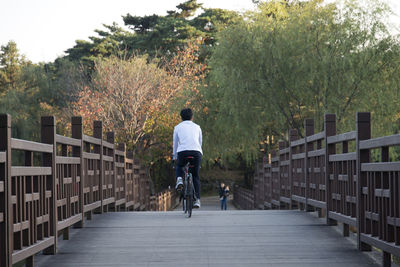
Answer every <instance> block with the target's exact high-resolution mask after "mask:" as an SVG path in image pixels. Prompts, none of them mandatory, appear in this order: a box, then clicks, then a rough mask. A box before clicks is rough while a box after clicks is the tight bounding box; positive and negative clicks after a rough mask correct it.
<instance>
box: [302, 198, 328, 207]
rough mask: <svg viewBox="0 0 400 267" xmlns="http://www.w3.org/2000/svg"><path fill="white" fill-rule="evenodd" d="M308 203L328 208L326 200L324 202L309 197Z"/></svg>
mask: <svg viewBox="0 0 400 267" xmlns="http://www.w3.org/2000/svg"><path fill="white" fill-rule="evenodd" d="M307 204H309V205H311V206H314V207H317V208H321V209H326V202H323V201H319V200H315V199H311V198H309V199H307Z"/></svg>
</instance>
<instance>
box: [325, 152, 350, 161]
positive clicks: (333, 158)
mask: <svg viewBox="0 0 400 267" xmlns="http://www.w3.org/2000/svg"><path fill="white" fill-rule="evenodd" d="M356 159H357V154H356V152H349V153H343V154H334V155H329V161H330V162H336V161H349V160H356Z"/></svg>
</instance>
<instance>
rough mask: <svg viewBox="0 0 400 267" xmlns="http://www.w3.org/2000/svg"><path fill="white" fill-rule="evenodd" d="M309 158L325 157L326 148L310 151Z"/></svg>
mask: <svg viewBox="0 0 400 267" xmlns="http://www.w3.org/2000/svg"><path fill="white" fill-rule="evenodd" d="M307 156H308V157H309V158H312V157H319V156H325V148H322V149H318V150H313V151H308V152H307Z"/></svg>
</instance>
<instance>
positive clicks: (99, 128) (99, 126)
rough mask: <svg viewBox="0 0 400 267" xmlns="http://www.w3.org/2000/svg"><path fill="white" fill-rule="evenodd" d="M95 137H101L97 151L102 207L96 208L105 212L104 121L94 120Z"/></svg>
mask: <svg viewBox="0 0 400 267" xmlns="http://www.w3.org/2000/svg"><path fill="white" fill-rule="evenodd" d="M93 137H94V138H97V139H100V151H95V152H96V153H99V154H100V166H99V169H100V171H99V180H100V181H99V196H100V203H101V205H100V208H98V209H96V212H97V213H103V179H104V173H103V172H104V162H103V122H102V121H93Z"/></svg>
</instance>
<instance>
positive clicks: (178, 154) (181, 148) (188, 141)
mask: <svg viewBox="0 0 400 267" xmlns="http://www.w3.org/2000/svg"><path fill="white" fill-rule="evenodd" d="M181 118H182V122H181V123H179V124H178V125H176V126H175V128H174V139H173V154H172V155H173V159H174V160H177V168H176V189H177V190H178V191H181V190H182V188H183V180H182V177H183V170H182V168H183V167H184V166H185V164H186V163H187V162H188V157H189V158H191V163H192V164H193V169H192V175H193V184H194V190H195V191H196V194H195V195H196V201H195V202H194V204H193V208H200V176H199V169H200V164H201V157H202V155H203V151H202V149H201V144H202V133H201V128H200V126H199V125H197V124H196V123H194V122H193V112H192V110H191V109H190V108H186V109H183V110H181Z"/></svg>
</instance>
